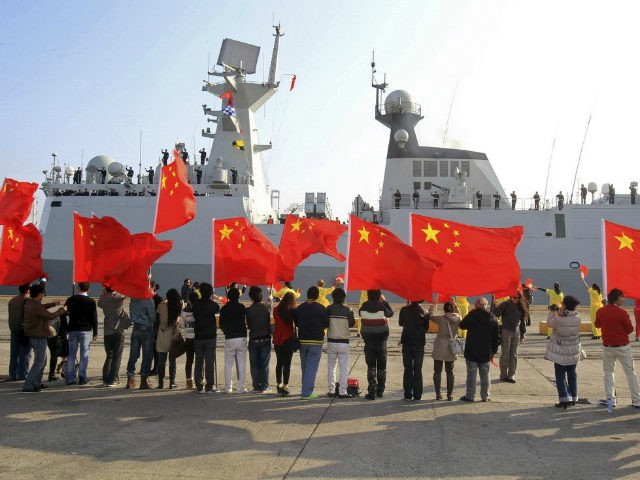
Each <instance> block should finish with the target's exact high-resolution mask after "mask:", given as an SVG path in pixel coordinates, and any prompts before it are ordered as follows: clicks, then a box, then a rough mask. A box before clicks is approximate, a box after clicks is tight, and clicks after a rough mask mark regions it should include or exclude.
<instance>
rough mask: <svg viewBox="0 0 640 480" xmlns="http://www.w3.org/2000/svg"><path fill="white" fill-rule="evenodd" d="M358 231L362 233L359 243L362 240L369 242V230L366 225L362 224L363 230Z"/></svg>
mask: <svg viewBox="0 0 640 480" xmlns="http://www.w3.org/2000/svg"><path fill="white" fill-rule="evenodd" d="M358 233H359V234H360V240H358V243H360V242H362V241H363V240H364V241H365V242H367V243H369V233H370V232H369V231H368V230H367V229H366V228H364V225H363V226H362V230H358Z"/></svg>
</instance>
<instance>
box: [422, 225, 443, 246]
mask: <svg viewBox="0 0 640 480" xmlns="http://www.w3.org/2000/svg"><path fill="white" fill-rule="evenodd" d="M421 230H422V231H423V232H424V233H425V235H426V237H425V239H424V241H425V243H426V242H428V241H429V240H433V241H434V242H436V243H438V234H439V233H440V230H435V229H434V228H433V227H432V226H431V224H430V223H427V228H422V229H421Z"/></svg>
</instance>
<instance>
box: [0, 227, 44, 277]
mask: <svg viewBox="0 0 640 480" xmlns="http://www.w3.org/2000/svg"><path fill="white" fill-rule="evenodd" d="M41 253H42V236H41V235H40V232H38V229H37V228H36V227H35V226H34V225H33V223H30V224H28V225H24V226H16V225H5V226H4V227H3V228H2V246H1V247H0V285H24V284H25V283H30V282H31V281H32V280H35V279H37V278H40V277H43V276H45V273H44V272H43V271H42V258H41Z"/></svg>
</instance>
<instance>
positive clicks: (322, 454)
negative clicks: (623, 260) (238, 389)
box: [0, 299, 640, 480]
mask: <svg viewBox="0 0 640 480" xmlns="http://www.w3.org/2000/svg"><path fill="white" fill-rule="evenodd" d="M545 315H546V312H544V311H543V310H537V311H536V312H535V314H534V320H533V323H534V325H533V327H532V328H531V331H532V332H533V333H532V334H531V335H529V336H528V338H527V341H526V343H525V344H524V345H523V346H522V348H521V355H520V359H519V364H518V374H517V380H518V383H516V384H514V385H512V384H505V383H500V382H497V381H496V378H497V376H498V375H497V369H495V368H492V369H491V377H492V379H493V381H492V386H491V398H492V401H491V402H490V403H480V402H477V403H473V404H466V403H462V402H459V401H453V402H447V401H436V400H434V399H433V398H434V395H433V388H432V386H431V375H432V373H433V367H432V364H431V362H430V361H429V359H427V360H426V361H425V366H424V379H425V381H424V383H425V395H424V397H423V400H422V401H420V402H414V403H409V404H408V403H405V402H403V401H402V400H401V397H402V391H401V381H402V380H401V377H402V360H401V356H400V355H399V347H398V345H397V342H398V339H399V334H400V330H399V328H397V327H394V328H393V331H392V336H391V338H390V341H389V346H390V348H389V350H390V353H389V367H388V385H387V392H386V393H385V396H384V398H382V399H378V400H376V401H373V402H369V401H366V400H364V399H349V400H340V399H329V398H327V397H326V396H323V397H321V398H319V399H318V400H315V401H312V402H303V401H301V400H299V399H298V398H297V397H296V396H293V395H292V396H291V397H288V398H281V397H278V396H276V395H274V394H266V395H265V394H244V395H241V394H240V395H239V394H232V395H226V394H217V395H214V396H211V397H210V396H204V395H196V394H193V393H191V392H188V391H186V390H184V389H183V388H180V389H178V390H173V391H169V390H161V391H158V390H155V391H149V392H141V391H139V390H136V391H133V392H130V391H127V390H125V389H124V388H118V389H106V388H103V387H101V386H100V381H99V378H100V368H101V366H102V361H103V359H104V351H103V349H102V343H101V342H100V341H99V342H97V343H96V344H94V345H93V349H92V351H91V357H90V364H89V374H90V376H91V377H93V380H92V381H91V382H90V384H89V385H87V386H84V387H77V386H74V387H66V386H65V385H64V383H63V382H61V381H57V382H52V384H51V387H50V388H49V389H47V390H46V391H45V392H42V393H38V394H23V393H21V391H20V387H21V385H20V384H19V383H11V382H7V383H0V479H4V478H7V479H9V478H10V479H27V478H46V479H50V478H71V479H76V478H77V479H86V478H89V479H92V478H100V479H111V478H114V479H118V480H125V479H129V478H131V479H133V478H140V479H146V478H225V479H226V478H251V479H253V478H268V479H271V478H273V479H276V478H313V479H322V478H363V479H364V478H447V479H453V478H464V479H476V478H477V479H484V478H491V479H563V480H564V479H574V478H576V479H578V478H579V479H613V478H627V479H638V478H640V445H639V441H640V435H639V434H638V430H640V411H638V410H636V409H632V408H631V407H630V406H629V404H630V399H629V393H628V390H627V388H626V382H625V379H624V376H623V375H621V374H620V375H619V376H618V395H619V397H618V405H619V406H618V407H617V409H616V411H615V412H614V413H613V414H608V413H607V410H606V409H605V408H602V407H600V406H598V405H597V400H598V399H599V398H601V397H602V390H603V388H602V364H601V358H600V347H599V345H598V342H597V341H595V340H591V339H590V335H586V334H585V335H583V346H584V348H585V350H586V351H587V353H588V358H587V359H586V360H585V361H583V362H581V363H580V365H579V367H578V375H579V390H580V396H581V397H584V398H586V399H588V401H589V402H591V404H585V405H579V406H576V407H573V408H570V409H568V410H566V411H563V410H559V409H557V408H554V407H553V404H554V403H555V402H556V401H557V399H556V390H555V386H554V384H553V383H552V379H553V365H552V364H551V363H550V362H548V361H546V360H544V359H543V358H542V354H543V352H544V347H545V342H546V338H545V337H543V336H541V335H538V334H537V330H538V329H537V322H538V321H539V320H541V319H543V318H545ZM587 315H588V314H587V313H586V312H585V313H584V315H583V318H587ZM392 322H393V323H394V324H395V320H392ZM101 336H102V335H100V338H101ZM432 339H433V335H430V336H429V337H428V343H429V344H431V343H432ZM636 345H638V347H640V344H634V347H635V348H634V350H636V358H640V348H638V347H636ZM351 346H352V349H351V376H354V377H358V378H359V379H360V381H361V383H365V381H364V380H365V378H366V374H365V372H366V368H365V363H364V356H363V354H362V344H361V341H360V339H359V338H356V337H355V336H354V337H353V338H352V343H351ZM8 351H9V343H8V330H7V326H6V299H0V373H2V374H5V373H6V371H7V358H8ZM429 353H430V345H428V353H427V354H429ZM127 355H128V353H127V352H125V355H124V357H125V358H124V362H126V357H127ZM218 358H221V350H220V346H219V351H218ZM496 360H497V359H496ZM124 362H123V363H124ZM183 362H184V358H181V359H179V361H178V369H179V370H178V371H179V375H178V378H179V383H180V386H181V387H182V386H184V373H183V372H184V370H183V364H184V363H183ZM273 365H274V359H272V376H273ZM218 370H219V374H220V375H221V374H222V368H221V367H219V368H218ZM455 373H456V388H455V398H456V399H457V398H458V397H459V396H460V395H462V394H463V393H464V391H463V389H464V380H465V372H464V362H463V361H458V362H456V366H455ZM325 384H326V361H325V357H324V356H323V360H322V362H321V368H320V371H319V374H318V378H317V382H316V391H317V392H319V393H322V394H323V395H324V394H325V391H326V386H325ZM299 385H300V370H299V361H298V358H297V356H295V357H294V365H293V366H292V380H291V389H292V391H293V392H299Z"/></svg>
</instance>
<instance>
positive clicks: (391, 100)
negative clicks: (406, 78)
mask: <svg viewBox="0 0 640 480" xmlns="http://www.w3.org/2000/svg"><path fill="white" fill-rule="evenodd" d="M412 103H413V99H412V98H411V95H410V94H409V92H407V91H406V90H394V91H393V92H391V93H390V94H389V95H387V98H385V100H384V109H385V110H386V112H387V113H401V112H403V111H410V110H411V109H410V107H411V104H412ZM403 106H406V107H405V108H403Z"/></svg>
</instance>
